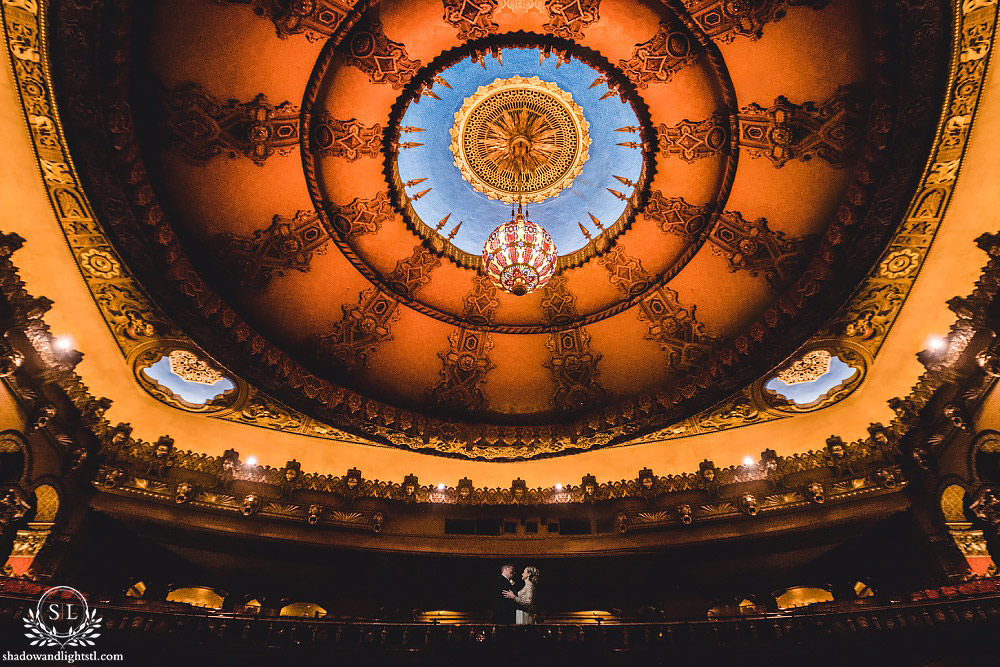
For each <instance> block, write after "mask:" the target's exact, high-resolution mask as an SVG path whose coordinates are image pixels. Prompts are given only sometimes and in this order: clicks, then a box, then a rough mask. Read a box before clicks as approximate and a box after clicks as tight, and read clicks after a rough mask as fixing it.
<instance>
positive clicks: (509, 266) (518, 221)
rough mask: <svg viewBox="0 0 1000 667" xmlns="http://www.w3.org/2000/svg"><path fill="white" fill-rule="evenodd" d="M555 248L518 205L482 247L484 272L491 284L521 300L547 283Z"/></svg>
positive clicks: (546, 235) (546, 233) (541, 228)
mask: <svg viewBox="0 0 1000 667" xmlns="http://www.w3.org/2000/svg"><path fill="white" fill-rule="evenodd" d="M556 257H557V255H556V244H555V241H553V240H552V237H551V236H549V233H548V232H547V231H545V229H544V228H543V227H542V226H541V225H539V224H536V223H534V222H532V221H531V220H528V216H527V214H526V213H525V212H524V211H523V210H522V208H521V206H520V205H518V207H517V213H514V212H511V219H510V221H509V222H505V223H503V224H502V225H500V226H499V227H497V228H496V229H494V230H493V233H492V234H490V237H489V238H488V239H486V245H485V246H484V247H483V270H484V271H485V272H486V275H488V276H489V277H490V280H492V281H493V283H494V284H495V285H496V286H497V287H499V288H501V289H504V290H507V291H508V292H510V293H511V294H516V295H517V296H522V295H524V294H527V293H528V292H531V291H533V290H536V289H538V288H539V287H542V286H543V285H545V283H547V282H549V279H550V278H551V277H552V274H553V273H554V272H555V270H556Z"/></svg>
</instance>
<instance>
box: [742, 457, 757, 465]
mask: <svg viewBox="0 0 1000 667" xmlns="http://www.w3.org/2000/svg"><path fill="white" fill-rule="evenodd" d="M754 463H756V461H754V460H753V459H752V458H751V457H749V456H744V457H743V465H745V466H752V465H753V464H754Z"/></svg>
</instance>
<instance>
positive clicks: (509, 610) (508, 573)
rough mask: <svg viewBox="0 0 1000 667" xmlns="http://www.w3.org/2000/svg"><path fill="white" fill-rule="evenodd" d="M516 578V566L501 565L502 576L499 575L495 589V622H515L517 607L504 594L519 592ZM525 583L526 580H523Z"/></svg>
mask: <svg viewBox="0 0 1000 667" xmlns="http://www.w3.org/2000/svg"><path fill="white" fill-rule="evenodd" d="M517 583H518V582H517V581H516V580H515V579H514V566H513V565H509V564H505V565H503V566H501V567H500V576H498V577H497V580H496V585H495V586H494V591H493V622H494V623H496V624H498V625H499V624H509V623H513V622H514V612H515V611H516V610H517V607H516V606H515V605H514V601H513V600H511V599H509V598H505V597H504V596H503V592H504V591H510V592H511V593H517V591H518V589H519V588H520V586H518V585H517ZM521 584H522V585H523V584H524V582H521Z"/></svg>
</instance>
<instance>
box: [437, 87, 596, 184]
mask: <svg viewBox="0 0 1000 667" xmlns="http://www.w3.org/2000/svg"><path fill="white" fill-rule="evenodd" d="M589 151H590V124H589V123H588V122H587V120H586V119H585V118H584V117H583V110H582V109H581V108H580V106H579V105H578V104H577V103H576V102H575V101H574V100H573V96H572V95H570V94H569V93H567V92H566V91H564V90H562V89H560V88H559V87H558V86H557V85H556V84H554V83H550V82H548V81H542V80H541V79H539V78H538V77H536V76H533V77H531V78H525V77H521V76H514V77H511V78H509V79H497V80H496V81H494V82H493V83H491V84H489V85H486V86H480V87H479V89H478V90H477V91H476V92H475V93H473V94H472V95H470V96H469V97H467V98H466V99H465V102H464V103H463V104H462V108H461V109H459V110H458V112H457V113H456V114H455V124H454V125H453V126H452V128H451V152H452V153H453V154H454V155H455V166H456V167H458V168H459V170H460V171H461V172H462V177H463V178H464V179H465V180H466V181H468V182H469V184H471V185H472V187H473V188H475V189H476V190H477V191H478V192H481V193H483V194H484V195H486V196H487V197H489V198H490V199H498V200H500V201H504V202H508V203H513V202H515V201H517V200H518V199H521V200H523V201H525V202H541V201H545V200H546V199H548V198H550V197H555V196H556V195H557V194H559V193H560V192H562V190H564V189H565V188H567V187H569V186H570V184H572V183H573V180H574V179H575V178H576V177H577V176H579V175H580V172H581V171H583V165H584V164H585V163H586V162H587V158H588V157H589V155H590V153H589Z"/></svg>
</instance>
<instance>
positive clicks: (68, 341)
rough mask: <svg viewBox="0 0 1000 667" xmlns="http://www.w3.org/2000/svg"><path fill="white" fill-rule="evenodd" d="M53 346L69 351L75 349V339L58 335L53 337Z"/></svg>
mask: <svg viewBox="0 0 1000 667" xmlns="http://www.w3.org/2000/svg"><path fill="white" fill-rule="evenodd" d="M52 347H54V348H56V349H57V350H59V351H60V352H69V351H70V350H72V349H73V339H72V338H70V337H69V336H56V337H55V338H53V339H52Z"/></svg>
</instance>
